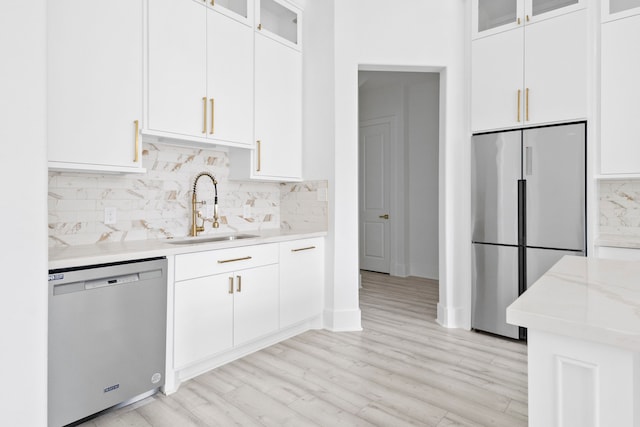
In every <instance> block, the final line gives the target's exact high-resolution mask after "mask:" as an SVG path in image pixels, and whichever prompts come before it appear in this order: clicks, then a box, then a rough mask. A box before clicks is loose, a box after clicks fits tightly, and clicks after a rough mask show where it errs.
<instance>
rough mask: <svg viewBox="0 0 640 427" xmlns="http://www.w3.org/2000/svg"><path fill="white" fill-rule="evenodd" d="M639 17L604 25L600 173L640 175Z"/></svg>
mask: <svg viewBox="0 0 640 427" xmlns="http://www.w3.org/2000/svg"><path fill="white" fill-rule="evenodd" d="M638 41H640V15H635V16H631V17H628V18H625V19H620V20H616V21H611V22H607V23H606V24H603V25H602V57H601V58H602V59H601V61H602V62H601V79H602V81H601V95H600V96H601V104H600V114H601V121H600V172H601V173H602V174H640V122H639V121H638V118H639V117H640V102H639V99H640V80H639V76H640V49H639V48H638Z"/></svg>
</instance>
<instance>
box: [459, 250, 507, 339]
mask: <svg viewBox="0 0 640 427" xmlns="http://www.w3.org/2000/svg"><path fill="white" fill-rule="evenodd" d="M516 298H518V247H514V246H500V245H483V244H474V245H473V310H472V317H471V319H472V321H471V326H472V327H473V328H474V329H477V330H480V331H485V332H491V333H493V334H498V335H503V336H506V337H510V338H516V339H517V338H518V337H519V334H518V333H519V328H518V327H517V326H514V325H509V324H508V323H507V321H506V317H507V307H508V306H509V305H510V304H511V303H512V302H514V301H515V300H516Z"/></svg>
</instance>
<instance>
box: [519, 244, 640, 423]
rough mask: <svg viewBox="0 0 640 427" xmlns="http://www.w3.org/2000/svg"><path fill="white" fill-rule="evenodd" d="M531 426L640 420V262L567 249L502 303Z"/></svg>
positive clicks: (638, 421) (639, 421)
mask: <svg viewBox="0 0 640 427" xmlns="http://www.w3.org/2000/svg"><path fill="white" fill-rule="evenodd" d="M507 322H508V323H511V324H514V325H518V326H523V327H526V328H528V331H527V335H528V347H529V348H528V353H529V360H528V363H529V426H531V427H537V426H545V427H548V426H565V427H566V426H581V427H588V426H640V262H637V261H621V260H607V259H598V258H583V257H573V256H565V257H564V258H562V259H561V260H560V261H559V262H558V263H557V264H556V265H554V266H553V267H552V268H551V269H550V270H549V271H548V272H547V273H546V274H545V275H544V276H542V277H541V278H540V280H538V281H537V282H536V283H535V284H534V285H533V286H532V287H531V288H530V289H529V290H527V291H526V292H525V293H524V294H522V295H521V296H520V298H518V299H517V300H516V301H515V302H514V303H513V304H511V305H510V306H509V307H508V308H507Z"/></svg>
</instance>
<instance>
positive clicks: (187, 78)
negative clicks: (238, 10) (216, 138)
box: [147, 0, 208, 138]
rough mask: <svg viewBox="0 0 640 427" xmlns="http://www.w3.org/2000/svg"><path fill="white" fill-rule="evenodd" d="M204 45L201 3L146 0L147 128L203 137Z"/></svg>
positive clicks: (180, 0) (204, 95)
mask: <svg viewBox="0 0 640 427" xmlns="http://www.w3.org/2000/svg"><path fill="white" fill-rule="evenodd" d="M206 43H207V15H206V8H205V7H204V6H203V4H200V3H197V2H195V1H192V0H179V1H176V0H153V1H151V2H149V47H148V53H149V70H148V105H147V108H148V123H147V128H148V129H150V130H154V131H161V132H168V133H173V134H176V137H179V136H181V135H183V136H199V137H202V138H204V137H205V135H206V130H207V129H206V128H207V119H208V117H207V115H206V111H205V109H206V108H207V106H206V104H207V102H208V99H207V76H206V70H207V68H206V67H207V57H206V55H207V44H206ZM203 98H204V100H203Z"/></svg>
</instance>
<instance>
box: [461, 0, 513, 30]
mask: <svg viewBox="0 0 640 427" xmlns="http://www.w3.org/2000/svg"><path fill="white" fill-rule="evenodd" d="M471 7H472V9H471V13H472V20H473V36H474V38H476V37H484V36H488V35H491V34H495V33H499V32H502V31H506V30H510V29H512V28H517V27H518V26H519V25H520V22H519V20H520V21H521V16H523V15H524V2H523V1H517V0H474V1H473V2H472V3H471Z"/></svg>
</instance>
